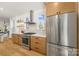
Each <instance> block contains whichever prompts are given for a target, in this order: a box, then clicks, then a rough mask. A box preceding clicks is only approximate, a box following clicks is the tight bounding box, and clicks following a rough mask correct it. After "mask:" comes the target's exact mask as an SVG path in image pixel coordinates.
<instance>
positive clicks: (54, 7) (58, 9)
mask: <svg viewBox="0 0 79 59" xmlns="http://www.w3.org/2000/svg"><path fill="white" fill-rule="evenodd" d="M76 6H77V3H76V2H49V3H45V7H46V15H47V16H51V15H56V14H61V13H66V12H75V11H76Z"/></svg>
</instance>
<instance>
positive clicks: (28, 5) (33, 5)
mask: <svg viewBox="0 0 79 59" xmlns="http://www.w3.org/2000/svg"><path fill="white" fill-rule="evenodd" d="M41 8H43V3H42V2H0V17H4V18H5V17H14V16H18V15H21V14H24V13H27V12H28V11H29V10H38V9H41Z"/></svg>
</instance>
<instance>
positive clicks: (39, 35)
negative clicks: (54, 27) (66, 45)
mask: <svg viewBox="0 0 79 59" xmlns="http://www.w3.org/2000/svg"><path fill="white" fill-rule="evenodd" d="M32 36H38V37H46V35H43V34H34V35H32Z"/></svg>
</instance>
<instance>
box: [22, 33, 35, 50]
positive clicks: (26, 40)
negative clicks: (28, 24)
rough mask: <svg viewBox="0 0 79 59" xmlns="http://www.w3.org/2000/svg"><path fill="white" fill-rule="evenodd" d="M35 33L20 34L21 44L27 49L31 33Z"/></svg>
mask: <svg viewBox="0 0 79 59" xmlns="http://www.w3.org/2000/svg"><path fill="white" fill-rule="evenodd" d="M33 34H35V33H24V34H23V36H22V45H23V47H25V48H27V49H29V50H30V49H31V38H30V37H31V35H33Z"/></svg>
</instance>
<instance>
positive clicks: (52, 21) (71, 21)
mask: <svg viewBox="0 0 79 59" xmlns="http://www.w3.org/2000/svg"><path fill="white" fill-rule="evenodd" d="M46 22H47V23H46V32H47V33H46V34H47V42H48V44H47V47H48V51H47V55H49V56H68V55H69V56H74V55H77V15H76V13H74V12H72V13H64V14H59V15H53V16H48V17H47V20H46Z"/></svg>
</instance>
